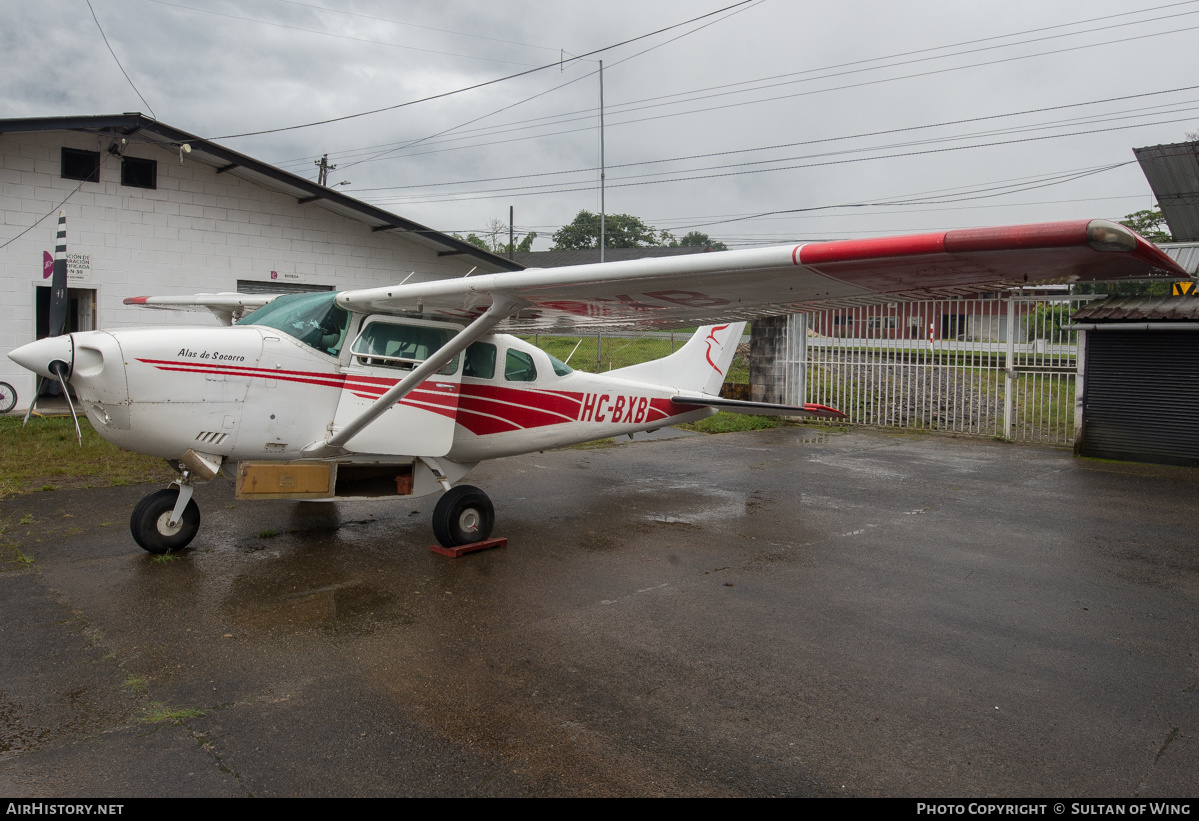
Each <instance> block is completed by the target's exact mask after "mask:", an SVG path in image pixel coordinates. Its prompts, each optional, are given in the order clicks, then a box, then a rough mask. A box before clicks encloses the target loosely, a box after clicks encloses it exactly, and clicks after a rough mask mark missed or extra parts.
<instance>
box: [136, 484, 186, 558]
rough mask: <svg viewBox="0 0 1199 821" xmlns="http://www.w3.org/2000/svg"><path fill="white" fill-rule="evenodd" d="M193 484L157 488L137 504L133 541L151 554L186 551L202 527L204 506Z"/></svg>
mask: <svg viewBox="0 0 1199 821" xmlns="http://www.w3.org/2000/svg"><path fill="white" fill-rule="evenodd" d="M191 495H192V485H190V484H181V485H179V486H177V487H170V488H167V489H166V490H157V491H155V492H153V493H151V494H150V495H149V496H147V497H145V498H144V499H142V500H141V501H140V502H138V503H137V507H135V508H134V509H133V515H132V516H130V517H129V530H130V531H131V532H132V533H133V540H134V541H135V542H137V543H138V544H139V545H140V546H141V547H142V548H143V549H144V550H147V551H149V552H150V553H167V552H169V551H172V550H182V549H183V548H185V547H187V546H188V544H190V543H191V540H192V539H194V538H195V537H196V531H198V530H199V529H200V508H199V507H198V506H197V505H196V502H195V500H194V499H192V498H191Z"/></svg>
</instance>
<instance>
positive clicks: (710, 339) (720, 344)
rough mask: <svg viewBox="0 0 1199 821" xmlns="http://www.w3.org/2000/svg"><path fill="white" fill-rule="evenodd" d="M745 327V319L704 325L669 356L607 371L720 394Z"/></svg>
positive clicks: (637, 378) (692, 390) (696, 390)
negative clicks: (722, 323) (723, 323)
mask: <svg viewBox="0 0 1199 821" xmlns="http://www.w3.org/2000/svg"><path fill="white" fill-rule="evenodd" d="M744 330H745V323H744V322H731V323H728V324H725V325H705V326H704V327H702V328H700V329H699V330H697V331H696V332H695V335H694V336H692V337H691V339H689V340H687V344H685V345H684V346H683V347H681V348H679V349H678V350H677V351H675V352H674V353H672V354H671V355H670V356H667V357H664V358H662V359H655V360H654V361H653V362H643V363H641V364H640V365H630V366H629V367H627V368H618V369H616V370H614V371H609V372H608V373H609V375H611V376H618V377H620V378H622V379H633V380H636V381H637V382H652V383H654V384H656V385H668V386H670V387H672V388H677V389H679V390H680V391H690V392H697V393H706V394H708V395H709V396H717V395H719V394H720V386H721V385H723V384H724V378H725V376H726V375H728V372H729V366H730V365H731V364H732V363H733V357H734V356H735V355H736V354H737V345H738V344H739V343H740V342H741V334H742V332H744Z"/></svg>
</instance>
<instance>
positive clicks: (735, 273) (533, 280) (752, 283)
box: [125, 220, 1188, 334]
mask: <svg viewBox="0 0 1199 821" xmlns="http://www.w3.org/2000/svg"><path fill="white" fill-rule="evenodd" d="M1187 276H1188V275H1187V273H1186V271H1185V270H1183V269H1182V268H1181V267H1180V266H1179V265H1178V264H1177V263H1175V262H1174V261H1173V260H1172V259H1170V258H1169V257H1168V256H1166V254H1164V253H1163V252H1162V251H1161V250H1160V249H1158V248H1157V247H1156V246H1155V245H1153V244H1152V243H1150V242H1148V241H1147V240H1145V239H1144V238H1142V237H1140V236H1138V235H1137V234H1135V233H1134V232H1133V231H1131V230H1129V229H1128V228H1125V227H1124V226H1122V225H1120V224H1119V223H1114V222H1109V221H1107V220H1073V221H1068V222H1047V223H1036V224H1031V225H1012V226H1004V227H999V228H958V229H954V230H950V231H940V232H937V233H932V234H917V235H913V236H901V237H886V238H880V239H854V240H841V241H836V242H819V243H806V244H803V245H780V246H772V247H767V248H752V249H748V250H742V251H720V252H713V253H700V254H689V255H683V256H673V257H659V258H651V259H640V260H629V261H625V262H607V263H595V264H591V265H574V266H567V267H561V268H530V269H526V270H524V271H514V272H508V273H501V274H482V275H479V276H469V275H468V276H465V277H458V278H454V279H439V280H433V281H426V282H414V283H411V284H401V285H389V286H384V287H381V288H367V289H362V290H355V291H343V292H342V293H341V294H339V295H338V297H337V300H338V302H339V303H340V304H341V305H342V306H343V307H345V308H348V309H351V310H355V311H364V312H370V313H387V314H426V315H433V316H440V317H444V318H447V319H453V320H459V321H465V320H472V319H475V318H477V317H479V316H480V315H481V314H482V313H483V312H484V311H485V310H487V308H488V306H490V305H491V304H492V303H493V302H495V301H496V300H497V299H502V300H504V301H505V303H506V304H508V305H516V306H522V307H521V308H520V310H519V312H517V313H514V314H512V315H510V316H507V318H505V319H502V321H499V322H498V323H497V330H507V331H517V332H528V333H532V332H553V331H559V332H562V333H568V334H569V333H575V332H577V330H582V329H584V328H586V329H589V330H604V329H615V328H638V329H648V328H677V327H680V326H685V325H704V324H710V323H714V322H725V321H737V320H747V319H753V318H754V317H760V316H771V315H778V314H788V313H796V312H799V311H806V310H820V309H825V308H835V307H842V306H854V305H864V304H871V303H879V302H895V301H899V300H913V299H936V298H944V297H948V296H959V295H965V294H971V293H976V292H979V291H994V290H1002V289H1005V288H1011V287H1014V286H1021V285H1041V284H1048V283H1073V282H1085V281H1090V280H1106V279H1145V278H1151V277H1162V278H1167V279H1184V278H1187ZM277 296H278V294H198V295H196V296H191V297H183V296H160V297H130V298H129V299H126V300H125V303H126V304H129V305H144V306H146V307H151V308H174V309H187V308H192V309H207V310H209V311H212V312H213V313H214V314H216V315H217V317H218V318H220V319H221V320H222V321H224V322H226V323H227V322H229V321H230V318H231V317H232V315H233V314H234V313H237V312H248V311H250V310H254V309H256V308H260V307H262V306H263V305H265V304H266V303H268V302H270V301H271V300H272V299H275V298H276V297H277Z"/></svg>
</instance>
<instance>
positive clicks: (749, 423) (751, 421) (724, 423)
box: [676, 411, 790, 433]
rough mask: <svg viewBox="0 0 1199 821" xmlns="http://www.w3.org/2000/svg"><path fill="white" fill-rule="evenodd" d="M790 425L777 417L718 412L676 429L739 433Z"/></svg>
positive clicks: (698, 431)
mask: <svg viewBox="0 0 1199 821" xmlns="http://www.w3.org/2000/svg"><path fill="white" fill-rule="evenodd" d="M787 424H790V423H789V422H787V421H786V420H783V419H780V418H779V417H777V416H749V415H747V414H742V413H726V412H725V411H720V412H718V413H717V414H716V415H715V416H709V417H708V418H707V419H700V420H699V421H698V422H685V423H683V424H681V425H677V426H676V427H679V428H682V429H683V430H693V431H695V432H697V433H738V432H740V431H745V430H768V429H770V428H779V427H782V426H784V425H787Z"/></svg>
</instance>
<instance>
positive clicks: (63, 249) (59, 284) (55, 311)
mask: <svg viewBox="0 0 1199 821" xmlns="http://www.w3.org/2000/svg"><path fill="white" fill-rule="evenodd" d="M69 307H70V301H69V300H68V299H67V212H66V211H59V212H58V236H57V238H56V239H55V242H54V272H53V274H52V275H51V277H50V329H49V330H50V333H49V334H48V336H51V337H53V336H61V335H62V332H63V331H65V330H66V328H67V309H68V308H69ZM51 369H52V371H53V373H54V375H55V376H57V377H58V384H59V385H60V386H61V387H62V395H63V396H64V397H66V400H67V407H69V408H70V409H71V419H72V420H73V421H74V422H75V438H76V439H78V440H79V445H80V447H82V446H83V432H82V431H81V430H80V429H79V415H78V414H77V413H75V403H74V402H72V401H71V392H70V391H68V390H67V376H68V375H69V374H68V373H67V371H68V366H67V364H66V363H65V362H55V363H53V364H52V365H51ZM42 382H43V377H41V376H39V377H38V378H37V386H36V388H35V389H34V391H33V401H31V402H30V403H29V410H27V411H25V421H24V422H23V423H22V425H27V424H29V417H30V416H32V415H33V409H34V406H36V405H37V398H38V396H39V395H40V394H41V392H42Z"/></svg>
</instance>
